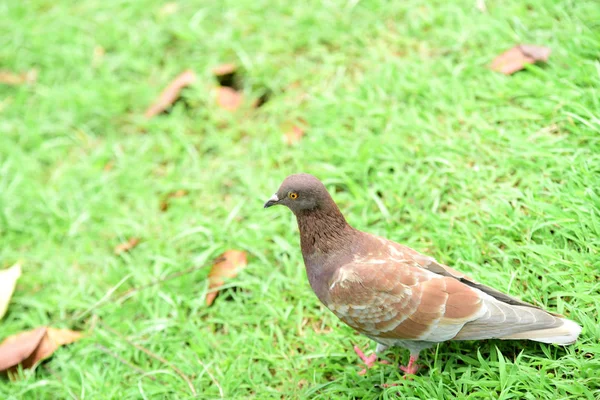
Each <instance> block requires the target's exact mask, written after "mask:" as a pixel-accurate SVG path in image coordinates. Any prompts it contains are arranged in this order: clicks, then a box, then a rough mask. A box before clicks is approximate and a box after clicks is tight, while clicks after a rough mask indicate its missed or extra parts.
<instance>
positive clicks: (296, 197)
mask: <svg viewBox="0 0 600 400" xmlns="http://www.w3.org/2000/svg"><path fill="white" fill-rule="evenodd" d="M275 205H283V206H286V207H288V208H289V209H290V210H291V211H292V212H293V213H294V214H295V216H296V220H297V222H298V228H299V231H300V246H301V250H302V257H303V259H304V264H305V267H306V273H307V277H308V281H309V283H310V286H311V288H312V289H313V291H314V292H315V294H316V295H317V297H318V298H319V300H320V301H321V302H322V303H323V304H324V305H325V307H327V308H328V309H329V310H330V311H332V312H333V313H334V314H335V315H336V316H337V317H338V318H339V319H340V320H342V321H343V322H344V323H346V324H347V325H349V326H350V327H351V328H353V329H354V330H356V331H358V332H359V333H361V334H363V335H365V336H367V337H369V338H370V339H372V340H374V341H375V342H376V343H377V349H376V353H381V352H382V351H385V350H386V349H387V348H388V347H392V346H401V347H403V348H406V349H408V350H409V351H410V358H409V362H408V365H406V366H400V369H401V370H402V371H404V372H405V374H407V375H409V374H414V373H416V372H417V370H418V368H419V366H418V365H417V364H416V362H417V360H418V357H419V353H420V352H421V351H422V350H424V349H427V348H430V347H432V346H435V345H436V344H438V343H442V342H446V341H452V340H482V339H528V340H533V341H536V342H542V343H555V344H558V345H569V344H572V343H574V342H575V341H576V340H577V338H578V336H579V334H580V332H581V327H580V326H579V325H578V324H577V323H575V322H573V321H571V320H569V319H566V318H564V317H563V316H562V315H559V314H555V313H552V312H549V311H545V310H543V309H542V308H540V307H538V306H535V305H533V304H529V303H526V302H524V301H521V300H519V299H517V298H515V297H512V296H509V295H507V294H505V293H502V292H500V291H498V290H496V289H493V288H491V287H489V286H486V285H484V284H482V283H479V282H477V281H476V280H474V279H472V278H470V277H468V276H467V275H465V274H463V273H461V272H459V271H457V270H455V269H453V268H450V267H448V266H446V265H443V264H441V263H439V262H437V261H436V260H435V259H434V258H432V257H428V256H426V255H423V254H421V253H419V252H417V251H415V250H413V249H411V248H409V247H407V246H404V245H401V244H398V243H395V242H393V241H390V240H387V239H384V238H382V237H378V236H375V235H372V234H370V233H367V232H362V231H359V230H357V229H355V228H353V227H352V226H350V225H349V224H348V222H346V219H345V218H344V216H343V215H342V213H341V211H340V209H339V208H338V206H337V205H336V203H335V202H334V200H333V199H332V197H331V195H330V194H329V192H328V191H327V189H326V188H325V186H324V185H323V183H321V181H319V179H317V178H316V177H314V176H312V175H309V174H294V175H290V176H288V177H287V178H286V179H285V180H284V181H283V183H282V184H281V186H280V187H279V189H278V190H277V192H276V193H275V194H274V195H273V196H272V197H271V198H270V199H269V200H268V201H267V202H266V203H265V204H264V208H268V207H271V206H275ZM354 350H355V352H356V353H357V355H358V356H359V357H360V358H361V359H362V360H363V361H364V362H365V363H366V364H367V367H371V366H372V365H373V364H374V362H375V360H376V359H377V356H376V355H375V354H373V355H372V356H370V357H366V356H365V355H364V353H363V352H362V351H361V350H360V349H359V348H358V347H355V348H354ZM363 372H364V371H363Z"/></svg>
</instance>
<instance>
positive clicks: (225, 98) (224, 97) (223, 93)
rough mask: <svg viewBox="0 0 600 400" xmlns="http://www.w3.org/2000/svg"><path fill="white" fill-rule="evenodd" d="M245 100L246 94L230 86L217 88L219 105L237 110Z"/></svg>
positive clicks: (229, 109)
mask: <svg viewBox="0 0 600 400" xmlns="http://www.w3.org/2000/svg"><path fill="white" fill-rule="evenodd" d="M243 101H244V95H243V94H242V93H240V92H238V91H237V90H235V89H233V88H230V87H228V86H220V87H218V88H217V105H218V106H219V107H221V108H222V109H224V110H227V111H235V110H237V109H238V108H239V107H240V106H241V105H242V102H243Z"/></svg>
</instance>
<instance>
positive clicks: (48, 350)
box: [0, 326, 82, 371]
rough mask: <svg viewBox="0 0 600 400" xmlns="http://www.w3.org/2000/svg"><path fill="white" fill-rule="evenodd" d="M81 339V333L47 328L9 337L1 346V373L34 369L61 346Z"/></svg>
mask: <svg viewBox="0 0 600 400" xmlns="http://www.w3.org/2000/svg"><path fill="white" fill-rule="evenodd" d="M81 337H82V333H81V332H76V331H72V330H70V329H56V328H50V327H45V326H43V327H40V328H37V329H34V330H31V331H26V332H21V333H17V334H16V335H12V336H9V337H7V338H6V339H4V341H3V342H2V343H1V344H0V371H6V370H10V369H14V368H16V367H17V366H18V365H22V366H23V368H32V367H34V366H35V365H36V364H37V363H38V362H40V361H42V360H44V359H46V358H48V357H50V356H51V355H52V354H53V353H54V352H55V351H56V349H58V348H59V347H60V346H62V345H65V344H69V343H73V342H75V341H76V340H79V339H80V338H81Z"/></svg>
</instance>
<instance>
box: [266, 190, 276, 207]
mask: <svg viewBox="0 0 600 400" xmlns="http://www.w3.org/2000/svg"><path fill="white" fill-rule="evenodd" d="M277 203H279V197H277V193H275V194H274V195H273V196H271V198H270V199H269V200H267V202H266V203H265V208H269V207H271V206H274V205H275V204H277Z"/></svg>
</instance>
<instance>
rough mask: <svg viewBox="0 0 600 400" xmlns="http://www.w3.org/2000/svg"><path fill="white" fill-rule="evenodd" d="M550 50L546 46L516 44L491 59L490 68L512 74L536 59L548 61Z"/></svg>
mask: <svg viewBox="0 0 600 400" xmlns="http://www.w3.org/2000/svg"><path fill="white" fill-rule="evenodd" d="M550 52H551V50H550V49H549V48H548V47H542V46H533V45H527V44H522V45H517V46H515V47H513V48H512V49H510V50H507V51H505V52H504V53H502V54H500V55H499V56H498V57H496V58H495V59H494V61H492V64H491V65H490V68H491V69H493V70H494V71H498V72H501V73H503V74H505V75H512V74H514V73H515V72H517V71H520V70H522V69H523V68H525V65H527V64H533V63H535V62H536V61H544V62H546V61H548V57H550Z"/></svg>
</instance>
